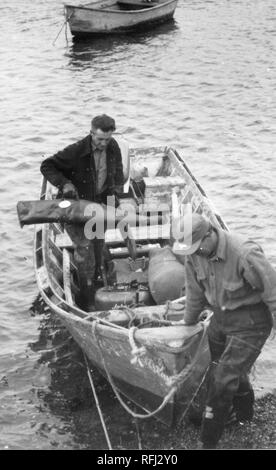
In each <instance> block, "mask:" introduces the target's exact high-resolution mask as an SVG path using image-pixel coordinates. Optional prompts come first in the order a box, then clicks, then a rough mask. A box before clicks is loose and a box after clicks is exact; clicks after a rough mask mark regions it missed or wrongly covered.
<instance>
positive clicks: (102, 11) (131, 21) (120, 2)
mask: <svg viewBox="0 0 276 470" xmlns="http://www.w3.org/2000/svg"><path fill="white" fill-rule="evenodd" d="M177 3H178V0H96V1H94V2H90V3H88V4H85V5H78V6H73V5H65V17H66V20H67V21H68V23H69V26H70V30H71V33H72V35H73V36H74V37H75V38H82V37H87V36H93V35H101V34H112V33H126V32H132V31H136V30H138V29H142V28H146V27H147V28H148V27H151V26H154V25H157V24H160V23H163V22H165V21H168V20H170V19H171V18H172V17H173V15H174V11H175V9H176V6H177Z"/></svg>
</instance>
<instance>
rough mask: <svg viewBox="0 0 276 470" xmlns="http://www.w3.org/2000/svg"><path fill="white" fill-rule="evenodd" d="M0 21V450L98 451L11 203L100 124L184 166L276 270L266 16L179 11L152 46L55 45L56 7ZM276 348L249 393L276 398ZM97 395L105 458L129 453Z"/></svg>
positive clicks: (223, 4) (238, 7)
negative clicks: (46, 164) (165, 149)
mask: <svg viewBox="0 0 276 470" xmlns="http://www.w3.org/2000/svg"><path fill="white" fill-rule="evenodd" d="M75 3H77V2H75ZM0 14H1V28H0V44H1V46H0V60H1V75H0V89H1V95H0V102H1V113H0V125H1V140H0V142H1V151H0V155H1V175H0V193H1V209H0V210H1V219H0V220H1V222H0V224H1V225H0V234H1V271H0V279H1V282H0V300H1V328H0V342H1V349H0V410H1V414H0V448H1V449H4V448H9V449H20V448H21V449H54V448H62V449H82V448H90V449H101V448H103V449H104V448H106V442H105V439H104V435H103V432H102V429H101V425H100V423H99V418H98V415H97V412H96V410H95V407H94V404H93V397H92V395H91V391H90V388H89V384H88V382H87V378H86V375H85V370H84V369H83V367H82V362H83V360H82V356H81V354H80V352H79V350H78V348H77V347H76V346H75V345H74V344H73V342H72V340H71V339H70V337H69V336H68V335H67V334H66V332H65V331H64V330H63V329H61V328H60V327H59V325H55V324H54V320H53V319H52V318H51V316H50V315H49V312H47V311H45V310H44V309H43V306H41V305H40V303H39V301H38V300H37V299H36V297H37V287H36V283H35V278H34V273H33V268H32V237H33V231H32V229H31V228H29V227H26V228H24V230H21V229H20V228H19V226H18V222H17V217H16V210H15V205H16V202H17V201H18V200H22V199H36V198H37V197H38V194H39V188H40V182H41V177H40V173H39V165H40V162H41V160H42V158H43V156H44V155H45V154H46V155H50V154H51V153H52V152H55V151H57V150H58V149H61V148H63V147H64V146H66V145H67V144H69V143H71V142H74V141H75V140H76V139H78V138H81V137H82V136H84V135H86V133H87V131H88V129H89V122H90V119H91V117H92V116H94V115H96V114H97V113H102V112H106V113H108V114H111V115H112V116H114V117H115V119H116V122H117V128H118V130H119V131H120V132H123V133H124V135H125V137H126V138H127V139H128V140H129V141H130V143H131V145H132V146H148V145H155V144H156V145H164V146H165V145H171V146H174V147H176V148H177V149H178V150H179V151H180V152H181V153H182V154H183V155H184V156H186V161H187V163H188V164H189V165H190V167H191V169H192V170H193V172H194V173H195V175H196V176H197V177H198V179H199V181H200V182H201V184H202V185H203V186H204V188H205V190H206V192H207V194H208V195H209V197H210V199H211V200H212V201H213V202H214V204H215V206H216V207H217V209H218V210H219V212H220V213H221V214H222V216H223V218H224V220H225V221H226V222H227V224H228V225H229V228H230V229H232V230H236V231H237V232H239V233H241V234H244V235H246V236H249V237H253V238H255V240H257V241H258V242H260V243H261V244H262V246H263V248H264V250H265V252H266V254H267V256H268V258H269V259H270V260H271V262H272V263H273V264H274V265H275V266H276V237H275V231H276V217H275V211H276V203H275V201H276V183H275V174H276V164H275V138H276V115H275V109H276V106H275V105H276V96H275V89H276V78H275V76H276V75H275V72H276V67H275V57H276V55H275V45H276V41H275V39H276V22H275V21H276V4H275V1H274V0H236V1H235V0H231V1H227V0H213V1H211V0H209V1H206V0H186V1H184V0H180V1H179V6H178V7H177V10H176V13H175V21H174V22H172V23H170V24H167V25H165V26H162V27H159V28H157V29H155V30H154V32H152V33H140V34H137V35H131V36H128V37H123V36H120V37H114V38H112V39H111V38H106V39H98V40H90V41H86V42H82V43H78V44H74V43H73V42H72V39H71V36H70V33H69V32H68V42H67V41H66V38H65V34H64V31H62V33H61V34H60V36H59V37H58V38H57V40H56V42H55V44H54V45H53V41H54V39H55V38H56V36H57V34H58V32H59V30H60V28H61V26H62V23H63V2H62V1H61V0H36V1H35V2H34V1H31V0H24V1H22V0H2V2H1V6H0ZM38 313H40V315H38ZM275 343H276V340H275V339H274V340H273V341H272V340H271V341H269V342H268V343H267V346H266V348H265V350H264V352H263V353H262V355H261V357H260V359H259V360H258V363H257V367H256V370H255V377H254V384H255V388H256V391H257V392H258V393H259V394H261V393H264V392H267V391H271V390H274V391H275V390H276V372H275V365H276V364H275V362H276V361H275V352H276V346H275ZM96 382H97V383H98V387H99V390H100V391H101V400H102V403H103V405H104V412H105V416H107V417H108V416H110V418H108V419H107V422H108V426H109V430H110V433H111V436H112V439H113V443H114V446H115V447H116V446H117V448H135V446H136V445H137V442H136V441H135V437H134V435H133V433H134V431H133V429H134V428H133V423H131V420H130V419H129V418H128V416H125V413H124V412H123V411H122V409H121V408H120V407H119V406H118V405H117V404H116V403H115V401H114V398H113V395H112V393H111V392H110V390H109V389H107V387H106V386H105V383H104V382H103V381H102V379H100V378H99V377H98V376H96ZM118 429H119V431H120V432H119V433H118ZM114 441H115V442H114ZM152 445H153V446H154V443H153V444H152ZM152 448H154V447H152Z"/></svg>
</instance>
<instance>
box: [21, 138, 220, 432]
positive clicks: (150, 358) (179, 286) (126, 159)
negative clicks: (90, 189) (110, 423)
mask: <svg viewBox="0 0 276 470" xmlns="http://www.w3.org/2000/svg"><path fill="white" fill-rule="evenodd" d="M118 143H119V142H118ZM119 144H120V143H119ZM120 147H121V151H122V160H123V164H124V170H125V171H124V174H125V194H122V196H121V198H120V206H119V208H121V209H119V212H118V213H120V210H122V212H124V207H125V208H126V207H127V205H128V207H130V206H132V207H133V209H134V212H135V213H138V212H139V216H140V217H139V219H137V220H140V221H141V220H142V224H140V223H138V222H136V223H135V224H132V226H131V227H130V226H128V229H129V231H128V232H127V233H128V236H127V237H126V238H124V237H123V232H122V228H118V227H116V226H115V227H113V228H108V229H107V230H106V231H105V232H104V241H105V248H106V250H104V252H103V253H104V256H103V259H102V266H101V270H100V273H101V274H100V275H99V278H98V280H97V286H96V294H95V311H91V312H86V311H84V310H82V309H81V308H80V307H79V306H78V302H77V298H78V278H77V272H76V268H75V266H74V262H73V248H74V247H73V244H72V241H71V239H70V237H69V236H68V234H67V232H66V230H65V228H64V225H63V223H62V222H63V221H65V220H67V221H68V217H69V221H70V217H71V218H72V217H73V219H74V217H75V221H76V220H77V221H78V222H79V220H80V218H79V216H80V214H78V215H77V218H76V212H74V211H75V210H76V207H78V204H80V202H78V201H75V202H73V201H71V204H72V206H70V201H60V200H58V199H56V193H55V191H56V188H54V187H53V186H51V185H50V184H49V183H47V182H46V180H44V181H43V186H42V192H41V199H40V200H39V201H37V203H38V204H37V205H36V204H35V203H34V202H29V203H28V202H26V203H19V205H18V210H19V220H20V223H21V225H24V224H30V223H34V224H35V252H34V260H35V272H36V278H37V284H38V288H39V292H40V294H41V296H42V298H43V299H44V301H45V302H46V304H47V305H48V306H49V308H50V310H51V311H52V312H53V313H54V314H55V315H57V316H58V317H59V318H60V320H61V321H62V323H63V324H64V325H65V326H66V328H67V329H68V330H69V332H70V333H71V335H72V336H73V338H74V339H75V341H76V342H77V343H78V344H79V346H80V347H81V348H82V350H83V351H84V353H85V354H86V356H87V357H88V359H89V361H90V362H91V363H92V364H93V365H94V366H96V367H97V368H98V369H99V370H100V371H101V372H102V373H103V375H104V376H105V377H107V379H108V380H109V382H110V384H111V386H112V388H113V390H114V393H115V394H116V396H117V398H118V399H119V401H120V403H121V404H122V406H123V407H124V408H125V409H127V410H128V411H129V412H130V413H131V414H132V413H133V412H132V410H130V408H129V406H128V405H127V404H126V397H127V398H128V399H130V400H131V401H132V402H133V403H135V404H136V405H138V406H139V407H140V408H141V409H142V410H143V411H142V410H141V413H142V414H141V413H140V414H139V413H138V417H142V416H143V417H155V418H157V419H159V420H161V421H162V422H164V423H166V424H172V423H173V422H175V420H177V418H178V419H179V418H181V416H183V413H184V414H185V413H186V411H187V409H188V407H189V404H190V403H191V401H192V400H193V398H194V397H195V395H196V394H197V391H198V389H199V387H200V385H201V384H202V382H203V380H204V375H205V374H206V370H207V368H208V365H209V360H210V357H209V349H208V341H207V335H206V328H207V326H208V323H209V317H208V314H207V317H205V318H204V317H203V319H202V321H200V322H199V323H198V324H196V325H193V326H185V325H184V324H183V311H184V308H185V296H184V294H185V292H184V291H183V287H184V284H185V270H184V265H183V264H182V262H180V261H179V259H178V258H177V257H176V256H175V255H173V253H172V251H171V248H170V244H171V242H170V231H171V226H170V220H171V217H172V215H175V214H176V212H177V211H179V210H180V211H181V208H183V207H187V206H189V207H190V208H191V209H192V212H198V213H201V214H205V215H206V216H207V217H208V218H209V219H210V220H211V221H212V223H213V225H214V226H217V227H220V228H224V229H227V227H226V226H225V224H224V222H223V221H222V219H221V217H220V216H219V215H218V214H217V212H216V211H215V209H214V208H213V206H212V204H211V202H210V201H209V199H208V198H207V197H206V194H205V192H204V190H203V189H202V187H201V186H200V185H199V183H198V182H197V180H196V179H195V177H194V176H193V175H192V173H191V171H190V170H189V168H188V166H187V165H186V164H185V162H184V160H183V159H182V158H181V156H180V155H179V154H178V153H177V152H176V151H175V150H173V149H172V148H166V149H160V148H148V149H134V150H131V151H130V152H128V148H127V147H126V146H125V145H122V144H120ZM82 202H85V201H82ZM86 202H88V201H86ZM22 204H23V205H22ZM74 204H76V207H75V208H74V207H73V206H74ZM91 204H92V205H93V204H94V203H91ZM44 205H45V207H46V212H47V211H49V210H50V215H49V216H48V223H46V222H47V217H46V218H45V217H44V215H43V206H44ZM52 205H53V206H52ZM49 208H50V209H49ZM74 214H75V216H74ZM161 215H162V216H161ZM43 217H44V218H43ZM66 217H67V219H66ZM148 217H155V218H154V219H152V218H151V219H150V220H151V223H150V224H146V223H145V220H147V218H148ZM117 219H118V220H119V219H120V217H117ZM118 220H117V221H118ZM152 220H155V222H154V223H152ZM39 221H40V222H41V223H38V222H39ZM72 221H73V220H71V222H72ZM209 314H210V312H209ZM199 406H201V405H200V403H199ZM135 416H137V414H135Z"/></svg>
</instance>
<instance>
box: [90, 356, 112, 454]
mask: <svg viewBox="0 0 276 470" xmlns="http://www.w3.org/2000/svg"><path fill="white" fill-rule="evenodd" d="M83 355H84V360H85V363H86V368H87V374H88V378H89V382H90V385H91V388H92V391H93V395H94V399H95V403H96V406H97V410H98V413H99V416H100V420H101V423H102V427H103V430H104V434H105V438H106V442H107V445H108V448H109V450H112V447H111V443H110V439H109V436H108V433H107V429H106V426H105V422H104V419H103V415H102V411H101V408H100V405H99V400H98V397H97V393H96V389H95V386H94V383H93V378H92V374H91V371H90V369H89V365H88V361H87V357H86V355H85V354H84V353H83Z"/></svg>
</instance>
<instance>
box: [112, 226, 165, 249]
mask: <svg viewBox="0 0 276 470" xmlns="http://www.w3.org/2000/svg"><path fill="white" fill-rule="evenodd" d="M131 236H132V238H134V240H137V241H139V240H140V241H142V240H157V239H159V238H162V239H169V238H170V224H164V225H151V226H142V227H131ZM122 242H124V239H123V236H122V234H121V232H120V230H119V229H118V228H116V229H109V230H107V231H106V232H105V243H106V244H107V245H110V244H112V243H122Z"/></svg>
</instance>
